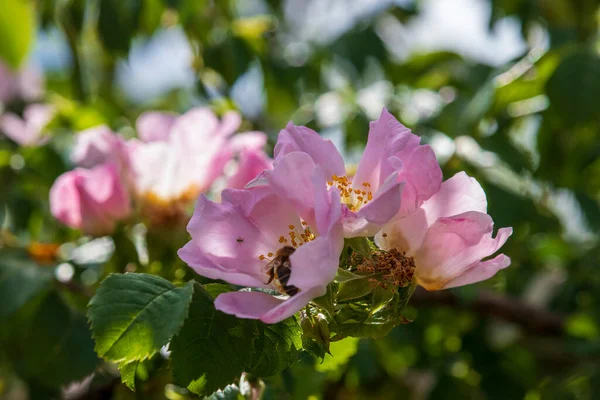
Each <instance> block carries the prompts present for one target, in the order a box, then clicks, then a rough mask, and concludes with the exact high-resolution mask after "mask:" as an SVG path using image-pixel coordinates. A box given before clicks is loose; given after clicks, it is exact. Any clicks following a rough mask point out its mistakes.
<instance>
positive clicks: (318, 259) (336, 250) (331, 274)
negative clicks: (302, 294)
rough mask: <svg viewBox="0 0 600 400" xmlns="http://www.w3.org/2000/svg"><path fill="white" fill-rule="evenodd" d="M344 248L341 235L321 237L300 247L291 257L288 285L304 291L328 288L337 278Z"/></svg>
mask: <svg viewBox="0 0 600 400" xmlns="http://www.w3.org/2000/svg"><path fill="white" fill-rule="evenodd" d="M342 247H343V240H342V237H341V235H340V236H339V237H338V238H335V237H332V238H329V237H326V236H321V237H318V238H316V239H315V240H313V241H312V242H309V243H307V244H305V245H303V246H300V247H299V248H298V249H297V250H296V251H295V252H294V254H292V255H291V257H290V262H291V265H292V268H291V270H292V274H291V276H290V279H289V280H288V284H289V285H292V286H296V287H297V288H299V289H300V290H302V291H306V290H309V289H312V288H315V287H326V286H327V285H328V284H329V283H330V282H331V281H333V279H334V278H335V274H336V273H337V269H338V264H339V258H340V253H341V251H342Z"/></svg>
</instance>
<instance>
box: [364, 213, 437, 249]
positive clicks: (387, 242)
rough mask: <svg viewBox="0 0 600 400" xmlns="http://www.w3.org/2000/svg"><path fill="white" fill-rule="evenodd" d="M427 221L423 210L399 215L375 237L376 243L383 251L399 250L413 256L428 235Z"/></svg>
mask: <svg viewBox="0 0 600 400" xmlns="http://www.w3.org/2000/svg"><path fill="white" fill-rule="evenodd" d="M428 228H429V225H428V224H427V219H426V217H425V212H424V211H423V210H422V209H417V210H416V211H415V212H413V213H411V214H409V215H407V216H406V217H403V216H401V215H397V216H396V217H394V218H393V219H392V220H390V222H388V223H387V224H385V225H384V226H383V228H381V230H380V231H379V232H377V234H376V235H375V243H376V244H377V246H379V248H381V249H383V250H390V249H397V250H399V251H401V252H406V253H407V255H409V256H412V255H414V254H415V252H416V251H417V250H418V249H419V247H421V243H422V242H423V239H424V238H425V235H426V234H427V229H428Z"/></svg>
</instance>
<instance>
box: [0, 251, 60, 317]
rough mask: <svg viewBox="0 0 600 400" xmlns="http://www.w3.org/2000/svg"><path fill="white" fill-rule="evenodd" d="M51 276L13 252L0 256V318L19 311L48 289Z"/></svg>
mask: <svg viewBox="0 0 600 400" xmlns="http://www.w3.org/2000/svg"><path fill="white" fill-rule="evenodd" d="M51 279H52V275H51V274H50V271H48V270H47V269H42V268H40V267H38V266H37V265H36V264H35V263H34V262H33V261H31V260H28V259H26V258H25V257H19V256H18V255H17V254H13V252H8V251H3V252H2V253H1V255H0V318H4V317H7V316H9V315H11V314H13V313H14V312H16V311H17V310H19V309H20V308H21V307H22V306H23V305H25V303H27V302H28V301H29V300H30V299H32V298H33V297H34V296H36V295H37V294H38V293H40V292H41V291H43V290H44V289H49V288H50V281H51Z"/></svg>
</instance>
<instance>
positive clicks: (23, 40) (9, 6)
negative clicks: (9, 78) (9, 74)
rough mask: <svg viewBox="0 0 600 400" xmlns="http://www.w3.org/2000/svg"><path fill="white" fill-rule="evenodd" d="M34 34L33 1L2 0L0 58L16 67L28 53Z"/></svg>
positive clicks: (0, 11)
mask: <svg viewBox="0 0 600 400" xmlns="http://www.w3.org/2000/svg"><path fill="white" fill-rule="evenodd" d="M34 35H35V10H34V5H33V1H29V0H2V6H1V7H0V38H1V39H0V58H2V59H3V60H4V61H5V62H6V63H7V64H8V65H9V66H10V67H11V68H13V69H15V70H16V69H18V68H19V67H20V65H21V63H22V62H23V60H24V59H25V58H26V57H27V55H28V54H29V50H30V49H31V45H32V43H33V38H34Z"/></svg>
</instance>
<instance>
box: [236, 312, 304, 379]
mask: <svg viewBox="0 0 600 400" xmlns="http://www.w3.org/2000/svg"><path fill="white" fill-rule="evenodd" d="M254 329H255V332H256V339H255V340H254V353H253V354H252V359H251V360H250V363H249V364H248V368H247V369H246V371H247V372H249V373H251V374H254V375H258V376H271V375H275V374H278V373H280V372H281V371H283V370H284V369H286V368H287V367H289V366H290V365H292V364H293V363H294V362H295V361H296V359H297V358H298V353H299V351H300V349H302V329H301V328H300V325H299V324H298V321H297V320H296V318H295V317H292V318H288V319H286V320H285V321H282V322H279V323H277V324H272V325H267V324H263V323H261V322H256V326H255V328H254Z"/></svg>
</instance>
